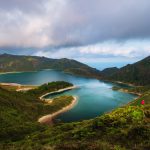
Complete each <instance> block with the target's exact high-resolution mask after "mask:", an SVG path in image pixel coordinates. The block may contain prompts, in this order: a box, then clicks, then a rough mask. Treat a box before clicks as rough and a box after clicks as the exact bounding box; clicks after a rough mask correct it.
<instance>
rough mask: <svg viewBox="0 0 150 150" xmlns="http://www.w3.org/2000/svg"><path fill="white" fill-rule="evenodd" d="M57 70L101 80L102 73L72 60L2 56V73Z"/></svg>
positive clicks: (0, 62)
mask: <svg viewBox="0 0 150 150" xmlns="http://www.w3.org/2000/svg"><path fill="white" fill-rule="evenodd" d="M42 69H56V70H61V71H64V72H67V73H71V74H75V75H80V76H84V77H92V78H100V77H101V74H100V71H98V70H96V69H94V68H91V67H89V66H87V65H85V64H83V63H80V62H78V61H75V60H72V59H66V58H63V59H50V58H46V57H37V56H19V55H9V54H2V55H0V72H14V71H38V70H42Z"/></svg>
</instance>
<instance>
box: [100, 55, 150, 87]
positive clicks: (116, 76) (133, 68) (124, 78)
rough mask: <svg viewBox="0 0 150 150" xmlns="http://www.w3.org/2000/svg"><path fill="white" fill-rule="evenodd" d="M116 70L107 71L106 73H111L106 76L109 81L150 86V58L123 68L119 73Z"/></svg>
mask: <svg viewBox="0 0 150 150" xmlns="http://www.w3.org/2000/svg"><path fill="white" fill-rule="evenodd" d="M114 70H115V69H111V68H109V69H105V72H106V71H110V72H109V73H108V74H107V75H106V78H107V79H109V80H113V81H114V80H115V81H121V82H126V83H132V84H135V85H150V56H148V57H146V58H145V59H143V60H141V61H139V62H136V63H134V64H129V65H127V66H125V67H122V68H120V69H118V70H117V71H116V70H115V72H114ZM111 71H112V72H111ZM103 72H104V71H103Z"/></svg>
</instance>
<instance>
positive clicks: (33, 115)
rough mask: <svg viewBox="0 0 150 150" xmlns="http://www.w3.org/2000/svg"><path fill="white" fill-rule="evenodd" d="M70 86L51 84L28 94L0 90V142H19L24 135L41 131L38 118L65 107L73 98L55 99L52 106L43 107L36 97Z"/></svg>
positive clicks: (68, 84) (64, 83)
mask: <svg viewBox="0 0 150 150" xmlns="http://www.w3.org/2000/svg"><path fill="white" fill-rule="evenodd" d="M70 86H72V84H70V83H67V82H61V81H60V82H52V83H49V84H45V85H42V86H40V87H39V88H37V89H35V90H31V91H29V92H28V93H22V92H15V91H7V90H6V89H2V88H0V120H1V123H0V141H1V142H6V141H7V142H12V141H16V140H20V139H23V138H24V137H25V136H26V135H28V134H30V133H32V132H34V131H37V130H39V129H41V126H40V124H38V123H37V120H38V118H39V117H41V116H43V115H45V114H50V113H52V112H55V111H57V110H60V109H61V108H63V107H65V106H67V105H68V104H70V103H71V101H72V100H73V97H72V96H62V97H59V98H56V99H55V100H54V101H53V104H52V105H45V104H44V103H43V102H42V101H41V100H39V98H38V97H39V96H41V95H43V94H45V92H52V91H56V90H59V89H63V88H66V87H70ZM37 91H38V92H37Z"/></svg>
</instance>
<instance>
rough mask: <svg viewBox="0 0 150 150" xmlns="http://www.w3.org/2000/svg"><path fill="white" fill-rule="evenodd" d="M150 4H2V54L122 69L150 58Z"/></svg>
mask: <svg viewBox="0 0 150 150" xmlns="http://www.w3.org/2000/svg"><path fill="white" fill-rule="evenodd" d="M149 8H150V1H149V0H92V1H90V0H75V1H73V0H32V1H31V0H0V33H1V34H0V53H10V54H19V55H20V54H25V55H36V56H46V57H50V58H64V57H66V58H71V59H76V60H78V61H81V62H84V63H87V64H91V65H93V66H94V64H96V65H95V66H97V65H98V64H100V63H101V64H103V63H105V64H106V63H107V65H106V66H107V67H108V66H113V65H114V66H115V65H117V64H118V66H119V63H120V66H122V65H125V64H127V63H133V62H135V61H137V60H140V59H142V58H144V57H146V56H148V55H150V28H149V27H150V19H149V14H150V9H149Z"/></svg>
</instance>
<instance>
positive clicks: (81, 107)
mask: <svg viewBox="0 0 150 150" xmlns="http://www.w3.org/2000/svg"><path fill="white" fill-rule="evenodd" d="M51 81H67V82H71V83H73V84H74V85H76V86H78V87H79V88H77V89H74V90H71V91H66V92H64V93H61V94H57V95H54V96H49V97H55V96H60V95H73V96H77V97H78V103H77V105H76V106H75V107H74V108H73V109H72V110H70V111H68V112H66V113H63V114H62V115H60V116H58V119H60V120H62V121H63V122H70V121H79V120H84V119H91V118H94V117H96V116H99V115H101V114H104V113H105V112H108V111H111V110H112V109H114V108H117V107H119V106H122V105H125V104H127V103H128V102H130V101H132V100H133V99H134V98H135V97H136V96H135V95H132V94H128V93H123V92H119V91H113V90H112V89H111V88H112V86H114V85H115V84H113V83H105V82H103V81H99V80H96V79H89V78H82V77H77V76H74V75H69V74H66V73H63V72H60V71H55V70H43V71H38V72H23V73H11V74H2V75H0V82H8V83H11V82H14V83H20V84H25V85H40V84H43V83H46V82H51Z"/></svg>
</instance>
